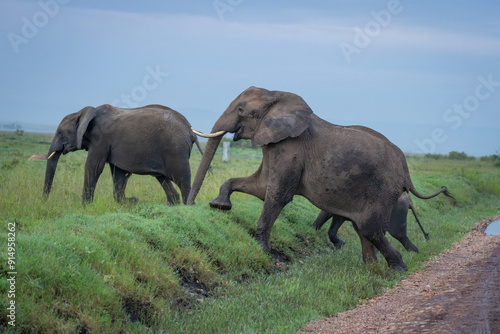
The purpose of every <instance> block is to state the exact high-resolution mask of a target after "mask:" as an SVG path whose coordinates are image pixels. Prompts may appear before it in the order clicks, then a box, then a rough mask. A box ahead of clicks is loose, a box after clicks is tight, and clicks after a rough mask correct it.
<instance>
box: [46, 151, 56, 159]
mask: <svg viewBox="0 0 500 334" xmlns="http://www.w3.org/2000/svg"><path fill="white" fill-rule="evenodd" d="M54 154H56V151H54V152H52V154H51V155H49V156H48V157H47V160H49V159H50V158H52V156H53V155H54Z"/></svg>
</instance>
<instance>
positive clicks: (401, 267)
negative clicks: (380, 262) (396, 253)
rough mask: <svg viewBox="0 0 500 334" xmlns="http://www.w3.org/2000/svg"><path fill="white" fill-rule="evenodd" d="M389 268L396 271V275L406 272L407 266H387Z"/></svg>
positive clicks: (399, 264)
mask: <svg viewBox="0 0 500 334" xmlns="http://www.w3.org/2000/svg"><path fill="white" fill-rule="evenodd" d="M389 268H391V269H392V270H395V271H397V272H398V273H400V272H403V271H407V270H408V266H407V265H406V264H405V263H403V262H401V263H398V264H389Z"/></svg>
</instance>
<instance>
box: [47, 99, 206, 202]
mask: <svg viewBox="0 0 500 334" xmlns="http://www.w3.org/2000/svg"><path fill="white" fill-rule="evenodd" d="M193 143H196V145H197V146H198V149H199V150H200V152H201V153H202V154H203V152H202V150H201V148H200V145H199V143H198V139H197V138H196V136H195V135H194V134H193V133H192V132H191V125H190V124H189V122H188V121H187V120H186V118H185V117H184V116H183V115H181V114H180V113H178V112H177V111H175V110H172V109H170V108H168V107H165V106H161V105H148V106H145V107H141V108H134V109H122V108H117V107H113V106H110V105H107V104H106V105H102V106H99V107H97V108H94V107H85V108H83V109H82V110H80V111H79V112H76V113H73V114H69V115H67V116H66V117H64V118H63V120H62V121H61V123H60V124H59V126H58V128H57V131H56V134H55V135H54V139H53V140H52V143H51V145H50V148H49V152H48V158H47V168H46V172H45V183H44V188H43V197H44V198H47V197H48V196H49V194H50V191H51V188H52V182H53V180H54V176H55V172H56V168H57V163H58V161H59V157H60V156H61V154H67V153H69V152H73V151H76V150H86V151H88V155H87V161H86V163H85V176H84V185H83V192H82V202H83V204H86V203H88V202H91V201H93V198H94V190H95V187H96V184H97V180H98V179H99V176H100V175H101V173H102V171H103V169H104V165H105V163H108V164H109V166H110V169H111V174H112V177H113V187H114V189H113V195H114V198H115V200H116V201H117V202H124V201H127V202H136V201H137V198H135V197H133V198H126V197H125V188H126V186H127V181H128V178H129V177H130V175H131V174H141V175H152V176H154V177H156V179H157V180H158V181H159V182H160V184H161V186H162V187H163V190H164V191H165V194H166V195H167V201H168V203H170V204H174V203H178V202H180V198H179V193H178V192H177V190H176V189H175V188H174V186H173V185H172V182H173V183H175V184H176V185H177V186H178V187H179V189H180V191H181V195H182V201H183V202H184V203H186V200H187V197H188V194H189V192H190V189H191V168H190V166H189V158H190V155H191V149H192V146H193Z"/></svg>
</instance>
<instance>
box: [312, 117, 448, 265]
mask: <svg viewBox="0 0 500 334" xmlns="http://www.w3.org/2000/svg"><path fill="white" fill-rule="evenodd" d="M349 127H350V128H354V129H358V130H361V131H365V132H368V133H370V134H372V135H373V136H377V137H379V138H380V139H382V140H385V141H386V143H387V145H388V146H389V147H392V149H393V150H394V151H395V152H396V153H397V155H398V156H399V158H400V159H401V163H402V164H406V157H405V155H404V153H403V152H402V151H401V150H400V149H399V147H397V146H396V145H394V144H393V143H392V142H390V141H389V140H388V139H387V138H386V137H385V136H384V135H382V134H381V133H379V132H377V131H375V130H373V129H370V128H367V127H364V126H360V125H354V126H349ZM441 193H443V194H444V195H445V196H447V197H449V198H452V199H453V196H452V195H451V194H450V192H449V191H448V189H447V188H446V187H442V188H441V190H440V191H438V192H437V193H435V194H434V195H432V196H427V197H425V199H429V198H432V197H435V196H437V195H439V194H441ZM409 209H411V210H412V213H413V216H414V217H415V220H416V221H417V223H418V225H419V227H420V229H421V230H422V233H423V234H424V236H425V238H426V239H429V234H428V233H427V232H425V230H424V228H423V227H422V224H421V223H420V220H419V219H418V217H417V214H416V212H415V208H414V206H413V202H412V200H411V196H410V194H409V193H408V192H403V194H402V195H401V196H400V197H399V198H398V201H397V203H396V205H395V206H394V208H393V211H392V214H391V220H390V224H389V228H388V232H389V234H390V235H392V236H393V237H394V238H395V239H396V240H398V241H399V242H400V243H401V244H402V245H403V246H404V247H405V248H406V250H408V251H413V252H417V253H418V252H419V250H418V248H417V247H416V246H415V245H414V244H413V243H412V242H411V240H410V239H409V238H408V235H407V233H406V222H407V216H408V210H409ZM330 218H332V223H331V224H330V228H329V229H328V236H329V238H330V241H331V242H332V243H333V244H334V246H335V247H336V248H340V247H342V246H343V245H344V241H343V240H342V239H340V238H338V237H337V231H338V229H339V228H340V226H342V224H343V223H344V221H345V220H346V219H345V218H343V217H338V216H334V215H331V214H329V213H327V212H325V211H322V212H320V214H319V215H318V217H317V218H316V220H315V221H314V223H313V226H314V227H315V228H316V230H319V229H321V227H322V226H323V225H324V224H325V223H326V222H327V221H328V219H330ZM359 237H360V239H361V244H362V245H363V257H364V258H366V259H370V260H376V255H375V249H374V248H373V245H371V244H370V243H369V242H366V241H365V240H363V237H362V236H361V235H359Z"/></svg>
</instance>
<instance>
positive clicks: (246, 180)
mask: <svg viewBox="0 0 500 334" xmlns="http://www.w3.org/2000/svg"><path fill="white" fill-rule="evenodd" d="M260 170H261V169H260V168H259V170H258V171H257V172H256V173H255V174H253V175H251V176H248V177H239V178H234V179H229V180H227V181H226V182H224V183H223V184H222V186H221V187H220V190H219V196H218V197H217V198H216V199H214V200H213V201H211V202H210V206H211V207H212V208H216V209H220V210H231V208H232V204H231V200H230V197H231V194H232V193H233V192H235V191H239V192H242V193H245V194H249V195H253V196H255V197H257V198H260V199H261V200H264V199H265V196H266V188H265V187H266V185H265V182H264V180H263V178H262V174H261V172H260Z"/></svg>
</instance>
